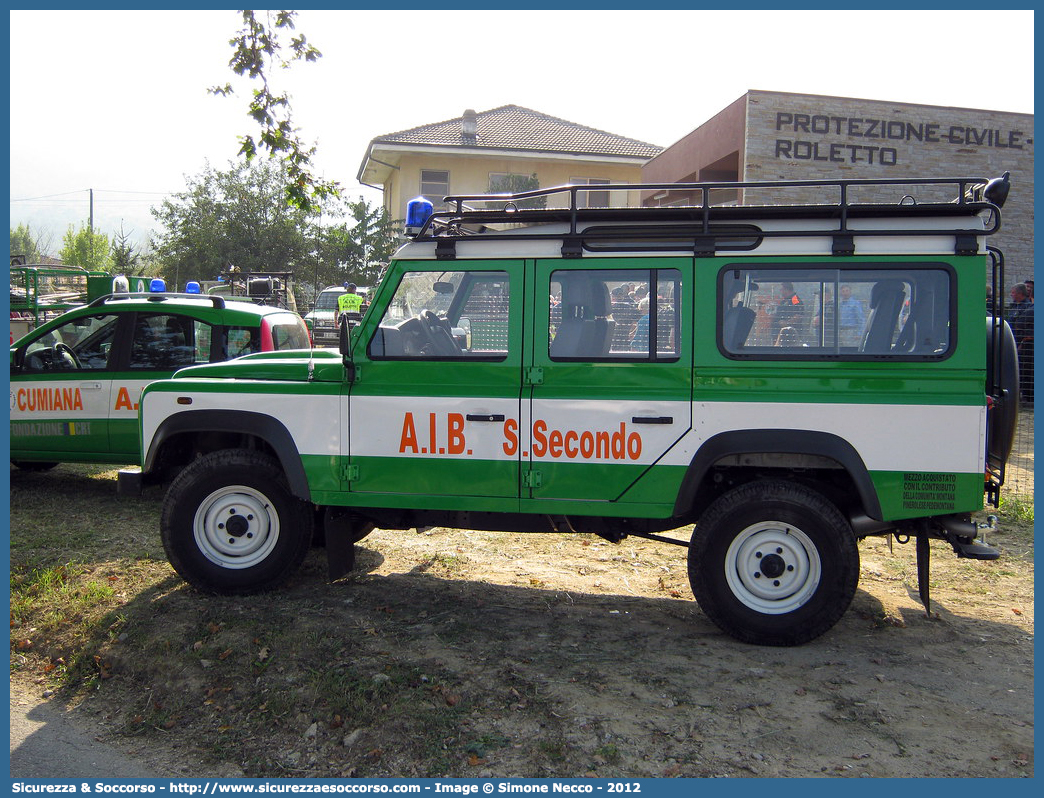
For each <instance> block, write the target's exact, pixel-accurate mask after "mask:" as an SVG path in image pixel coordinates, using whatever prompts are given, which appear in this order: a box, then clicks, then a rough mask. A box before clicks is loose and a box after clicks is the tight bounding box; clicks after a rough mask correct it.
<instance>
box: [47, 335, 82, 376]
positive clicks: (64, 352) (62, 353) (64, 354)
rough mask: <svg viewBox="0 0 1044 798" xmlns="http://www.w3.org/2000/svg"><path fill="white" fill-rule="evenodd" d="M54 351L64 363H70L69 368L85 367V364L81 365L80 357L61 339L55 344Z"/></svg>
mask: <svg viewBox="0 0 1044 798" xmlns="http://www.w3.org/2000/svg"><path fill="white" fill-rule="evenodd" d="M54 353H55V354H56V355H57V356H58V357H60V358H61V360H62V362H63V363H65V364H67V365H69V368H74V369H82V368H83V366H82V365H80V359H79V358H78V357H76V353H75V352H74V351H72V349H71V348H70V347H69V345H68V344H64V343H62V342H61V341H59V342H58V343H56V344H55V345H54ZM70 364H71V365H70Z"/></svg>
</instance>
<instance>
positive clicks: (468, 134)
mask: <svg viewBox="0 0 1044 798" xmlns="http://www.w3.org/2000/svg"><path fill="white" fill-rule="evenodd" d="M460 133H461V135H460V138H461V141H462V143H464V144H475V143H476V141H477V139H478V123H477V121H476V119H475V111H474V109H472V108H469V109H468V110H466V111H465V112H464V116H463V117H461V120H460Z"/></svg>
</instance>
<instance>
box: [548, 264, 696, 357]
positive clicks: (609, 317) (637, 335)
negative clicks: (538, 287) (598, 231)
mask: <svg viewBox="0 0 1044 798" xmlns="http://www.w3.org/2000/svg"><path fill="white" fill-rule="evenodd" d="M680 300H681V272H679V271H678V270H676V269H628V270H624V269H620V270H616V269H614V270H603V271H580V270H563V271H556V272H554V273H552V275H551V286H550V303H551V305H550V314H549V316H550V323H551V326H550V329H549V330H548V354H549V356H550V357H551V359H552V360H677V359H678V356H679V351H680V349H679V345H680V341H679V336H680V330H679V323H680V318H681V315H680V313H681V306H680Z"/></svg>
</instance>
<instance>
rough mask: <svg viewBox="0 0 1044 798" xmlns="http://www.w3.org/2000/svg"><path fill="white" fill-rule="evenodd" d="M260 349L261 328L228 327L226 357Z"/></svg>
mask: <svg viewBox="0 0 1044 798" xmlns="http://www.w3.org/2000/svg"><path fill="white" fill-rule="evenodd" d="M260 351H261V329H260V328H259V327H229V328H228V357H229V359H230V360H231V359H232V358H234V357H239V356H241V355H249V354H252V353H253V352H260Z"/></svg>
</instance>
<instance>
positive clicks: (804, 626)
mask: <svg viewBox="0 0 1044 798" xmlns="http://www.w3.org/2000/svg"><path fill="white" fill-rule="evenodd" d="M858 581H859V550H858V548H857V547H856V541H855V535H854V534H853V532H852V527H851V525H850V524H849V523H848V521H847V520H846V519H845V517H844V516H843V515H842V514H841V512H840V511H839V510H838V509H837V507H836V506H835V505H834V504H833V503H832V502H830V501H829V500H828V499H826V498H825V497H824V496H823V495H822V494H820V493H818V492H816V491H814V490H812V489H810V488H806V487H804V486H802V485H798V484H794V483H791V482H782V481H776V480H763V481H759V482H752V483H749V484H747V485H742V486H740V487H738V488H735V489H734V490H731V491H729V492H728V493H726V494H725V495H723V496H722V497H721V498H719V499H717V500H716V501H715V502H714V503H713V504H711V506H710V507H709V508H708V509H707V512H706V513H704V515H703V517H702V518H701V519H700V522H699V523H698V524H697V525H696V529H695V530H694V531H693V534H692V540H691V542H690V544H689V584H690V585H691V586H692V592H693V594H694V595H695V596H696V601H697V602H698V603H699V605H700V608H701V609H702V610H703V611H704V612H705V613H706V614H707V616H708V617H709V618H710V619H711V620H712V621H714V623H715V624H717V625H718V626H719V627H720V628H721V629H722V630H723V631H725V632H727V633H728V634H730V635H732V636H733V637H736V638H737V639H739V640H743V641H745V642H748V643H758V644H761V645H772V646H793V645H799V644H801V643H806V642H808V641H809V640H813V639H814V638H816V637H819V636H820V635H821V634H823V633H824V632H826V631H827V630H828V629H830V628H831V627H832V626H833V625H834V624H835V623H837V621H838V620H839V619H840V618H841V616H842V615H844V613H845V611H846V610H847V609H848V606H849V604H851V602H852V597H853V596H854V595H855V589H856V584H857V583H858Z"/></svg>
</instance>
